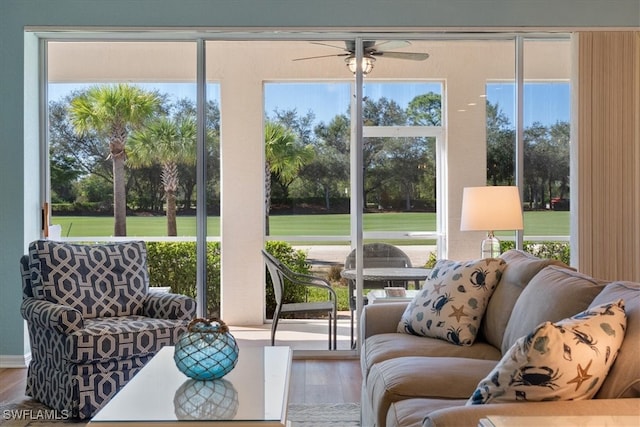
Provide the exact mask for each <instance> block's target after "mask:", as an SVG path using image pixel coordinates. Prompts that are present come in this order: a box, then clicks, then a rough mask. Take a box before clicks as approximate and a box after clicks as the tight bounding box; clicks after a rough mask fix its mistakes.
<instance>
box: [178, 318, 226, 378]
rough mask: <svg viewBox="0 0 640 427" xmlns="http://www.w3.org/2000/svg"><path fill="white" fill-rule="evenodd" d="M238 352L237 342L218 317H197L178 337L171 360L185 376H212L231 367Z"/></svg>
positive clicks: (223, 373)
mask: <svg viewBox="0 0 640 427" xmlns="http://www.w3.org/2000/svg"><path fill="white" fill-rule="evenodd" d="M238 354H239V349H238V344H237V343H236V340H235V338H234V337H233V335H231V334H230V333H229V327H228V326H227V325H226V324H225V323H224V322H223V321H222V320H218V319H202V318H197V319H193V320H192V321H191V323H189V327H188V329H187V331H186V332H185V333H184V334H183V335H182V336H181V337H180V339H179V340H178V343H177V344H176V346H175V352H174V353H173V360H174V361H175V363H176V366H177V367H178V369H179V370H180V372H182V373H184V374H185V375H186V376H188V377H189V378H193V379H195V380H213V379H217V378H222V377H224V376H225V375H226V374H228V373H229V372H231V370H232V369H233V368H235V366H236V363H238Z"/></svg>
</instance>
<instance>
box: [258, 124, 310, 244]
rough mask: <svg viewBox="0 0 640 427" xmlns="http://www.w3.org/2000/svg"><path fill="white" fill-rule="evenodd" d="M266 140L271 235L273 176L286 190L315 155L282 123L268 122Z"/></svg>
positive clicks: (266, 175) (267, 191) (266, 190)
mask: <svg viewBox="0 0 640 427" xmlns="http://www.w3.org/2000/svg"><path fill="white" fill-rule="evenodd" d="M264 141H265V159H266V161H265V215H266V233H267V235H269V211H270V210H271V185H272V177H273V178H275V179H276V180H277V181H278V183H279V184H280V186H281V187H282V189H283V191H284V192H285V195H286V192H287V190H288V188H289V186H290V185H291V183H292V182H293V181H294V180H295V179H296V178H297V177H298V172H299V171H300V169H302V167H303V166H304V165H306V164H307V163H309V162H310V161H311V160H312V159H313V157H314V151H313V148H312V147H311V146H309V145H306V146H305V145H301V144H298V143H297V140H296V136H295V135H294V133H293V132H291V130H289V129H288V128H286V127H285V126H284V125H282V124H280V123H274V122H267V123H266V125H265V129H264Z"/></svg>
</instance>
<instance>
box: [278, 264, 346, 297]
mask: <svg viewBox="0 0 640 427" xmlns="http://www.w3.org/2000/svg"><path fill="white" fill-rule="evenodd" d="M283 275H284V276H285V277H286V278H287V279H289V280H291V281H292V282H294V283H295V284H297V285H302V286H313V287H316V288H321V289H326V290H327V291H329V294H330V295H331V297H332V298H333V300H334V301H337V296H336V291H335V290H334V289H333V286H331V283H329V281H328V280H326V279H323V278H321V277H317V276H311V275H308V274H302V273H296V272H294V271H287V272H284V273H283Z"/></svg>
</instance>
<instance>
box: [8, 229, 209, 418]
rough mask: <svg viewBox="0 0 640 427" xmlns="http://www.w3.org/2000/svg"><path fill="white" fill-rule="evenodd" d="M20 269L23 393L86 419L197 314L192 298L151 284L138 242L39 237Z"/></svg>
mask: <svg viewBox="0 0 640 427" xmlns="http://www.w3.org/2000/svg"><path fill="white" fill-rule="evenodd" d="M20 270H21V273H22V289H23V299H22V305H21V308H20V310H21V314H22V317H23V318H24V319H25V320H26V322H27V327H28V331H29V342H30V344H31V361H30V363H29V370H28V373H27V384H26V395H27V396H31V397H33V398H34V399H36V400H38V401H39V402H41V403H44V404H45V405H47V406H49V407H51V408H53V409H56V410H58V411H65V412H63V413H66V414H67V415H69V416H71V417H73V418H80V419H88V418H91V417H92V416H93V415H94V414H95V413H96V412H97V411H98V410H99V409H100V408H102V407H103V406H104V405H105V404H106V403H107V402H108V401H109V399H111V397H113V396H114V395H115V394H116V392H117V391H118V390H120V389H121V388H122V387H124V385H125V384H126V383H127V382H128V381H129V380H130V379H131V378H133V376H134V375H136V374H137V373H138V371H140V369H142V367H143V366H144V365H145V364H146V363H147V362H148V361H149V360H150V359H151V358H152V357H153V356H154V354H155V353H156V352H158V351H159V350H160V349H161V348H162V347H163V346H165V345H174V344H175V343H176V342H177V340H178V338H179V337H180V336H181V335H182V334H183V333H184V332H185V331H186V330H187V327H188V325H189V322H190V321H191V320H192V319H193V318H194V317H195V316H196V302H195V300H194V299H193V298H190V297H187V296H185V295H178V294H172V293H166V292H154V291H151V290H150V288H149V274H148V270H147V251H146V245H145V243H144V242H142V241H131V242H117V243H109V244H95V245H80V244H70V243H63V242H55V241H49V240H37V241H34V242H32V243H31V244H30V245H29V254H28V255H24V256H22V258H21V259H20Z"/></svg>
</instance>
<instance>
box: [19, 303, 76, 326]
mask: <svg viewBox="0 0 640 427" xmlns="http://www.w3.org/2000/svg"><path fill="white" fill-rule="evenodd" d="M20 314H22V318H23V319H25V320H26V321H27V323H31V324H33V325H35V326H37V327H40V328H45V329H54V330H56V331H58V332H61V333H63V334H66V335H68V334H71V333H73V332H75V331H79V330H81V329H83V328H84V318H83V317H82V313H80V312H79V311H78V310H76V309H75V308H72V307H69V306H67V305H62V304H57V303H53V302H51V301H45V300H39V299H35V298H25V299H23V300H22V305H21V306H20Z"/></svg>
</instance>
